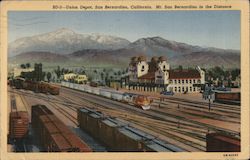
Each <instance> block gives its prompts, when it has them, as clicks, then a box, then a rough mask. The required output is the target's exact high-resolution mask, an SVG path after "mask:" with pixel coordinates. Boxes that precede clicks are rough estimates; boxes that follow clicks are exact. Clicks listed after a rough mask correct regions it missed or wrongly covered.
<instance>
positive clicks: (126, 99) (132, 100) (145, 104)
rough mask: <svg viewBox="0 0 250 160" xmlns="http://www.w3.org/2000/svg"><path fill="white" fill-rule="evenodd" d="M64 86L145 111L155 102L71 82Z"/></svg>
mask: <svg viewBox="0 0 250 160" xmlns="http://www.w3.org/2000/svg"><path fill="white" fill-rule="evenodd" d="M62 86H64V87H68V88H72V89H76V90H80V91H84V92H87V93H92V94H95V95H100V96H103V97H106V98H110V99H114V100H117V101H121V102H123V103H128V104H131V105H134V106H136V107H139V108H142V109H143V110H149V109H150V105H151V103H152V102H153V100H152V99H150V98H149V97H148V96H144V95H139V94H133V93H127V92H122V91H117V90H115V89H111V88H105V87H92V86H89V85H80V84H75V83H69V82H62Z"/></svg>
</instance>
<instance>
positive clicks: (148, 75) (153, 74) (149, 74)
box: [138, 72, 155, 80]
mask: <svg viewBox="0 0 250 160" xmlns="http://www.w3.org/2000/svg"><path fill="white" fill-rule="evenodd" d="M138 79H150V80H154V79H155V72H148V73H147V74H145V75H143V76H141V77H138Z"/></svg>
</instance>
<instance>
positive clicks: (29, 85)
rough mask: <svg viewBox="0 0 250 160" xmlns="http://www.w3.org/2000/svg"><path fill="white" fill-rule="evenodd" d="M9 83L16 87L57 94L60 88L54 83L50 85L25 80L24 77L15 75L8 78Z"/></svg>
mask: <svg viewBox="0 0 250 160" xmlns="http://www.w3.org/2000/svg"><path fill="white" fill-rule="evenodd" d="M9 84H10V86H12V87H15V88H16V89H26V90H31V91H34V92H36V93H45V94H46V93H50V94H52V95H59V92H60V88H59V87H58V86H56V85H52V84H50V83H46V82H42V81H41V82H34V81H30V80H25V79H24V78H20V77H17V78H15V79H13V80H9Z"/></svg>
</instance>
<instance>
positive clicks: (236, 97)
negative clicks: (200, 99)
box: [214, 91, 241, 105]
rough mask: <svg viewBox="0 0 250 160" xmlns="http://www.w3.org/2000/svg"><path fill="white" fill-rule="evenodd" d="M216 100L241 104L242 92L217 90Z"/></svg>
mask: <svg viewBox="0 0 250 160" xmlns="http://www.w3.org/2000/svg"><path fill="white" fill-rule="evenodd" d="M214 101H215V102H219V103H225V104H237V105H240V101H241V100H240V92H218V91H217V92H215V96H214Z"/></svg>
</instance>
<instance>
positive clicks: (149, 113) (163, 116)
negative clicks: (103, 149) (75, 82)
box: [65, 88, 239, 135]
mask: <svg viewBox="0 0 250 160" xmlns="http://www.w3.org/2000/svg"><path fill="white" fill-rule="evenodd" d="M65 90H68V91H71V93H74V96H75V97H79V93H82V95H83V96H82V97H80V98H83V99H85V101H90V99H91V98H93V97H94V98H95V102H93V101H92V103H96V104H98V105H100V106H103V105H104V104H105V105H117V107H119V109H122V110H125V111H126V110H128V109H129V110H131V111H133V112H134V111H136V112H138V113H140V114H144V115H145V116H148V117H151V118H155V119H162V120H167V119H166V117H171V118H173V119H175V120H176V119H177V120H178V119H179V120H182V121H185V122H189V123H191V124H193V125H195V126H196V127H201V128H204V129H207V130H210V131H217V132H218V131H219V132H224V133H227V134H228V133H231V134H232V135H239V132H236V131H233V130H229V129H225V128H220V127H217V126H213V125H209V124H204V123H201V122H197V121H194V120H190V119H186V118H183V117H180V116H177V115H172V114H169V113H161V112H157V113H155V111H150V110H149V111H143V110H141V109H138V108H136V107H133V106H129V105H126V104H124V103H121V102H117V101H112V100H110V99H108V100H109V102H106V101H105V102H104V101H103V102H102V103H98V102H97V99H102V100H105V99H107V98H104V97H100V96H97V95H92V94H88V93H84V92H79V91H75V90H72V89H67V88H65ZM76 93H78V94H76ZM86 97H89V98H86ZM110 109H112V107H111V108H110ZM175 122H176V121H175Z"/></svg>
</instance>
